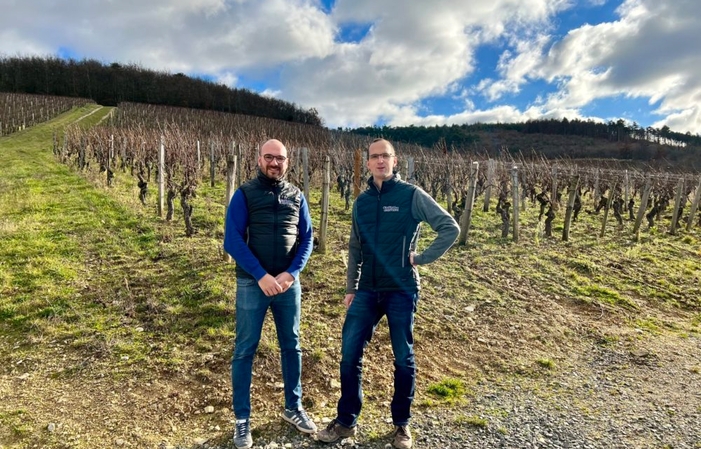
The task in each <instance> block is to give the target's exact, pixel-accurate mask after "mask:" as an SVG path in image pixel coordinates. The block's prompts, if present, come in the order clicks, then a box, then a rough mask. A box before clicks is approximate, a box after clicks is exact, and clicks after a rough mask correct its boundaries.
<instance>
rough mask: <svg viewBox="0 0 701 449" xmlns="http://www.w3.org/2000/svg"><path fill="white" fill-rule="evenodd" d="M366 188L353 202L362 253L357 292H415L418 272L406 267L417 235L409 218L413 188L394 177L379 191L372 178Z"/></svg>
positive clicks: (417, 226) (417, 222) (409, 266)
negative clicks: (354, 202)
mask: <svg viewBox="0 0 701 449" xmlns="http://www.w3.org/2000/svg"><path fill="white" fill-rule="evenodd" d="M368 184H369V187H368V189H367V190H365V191H364V192H363V193H362V194H361V195H360V196H358V199H357V200H356V203H357V204H356V208H357V209H356V212H357V215H356V216H355V220H356V223H357V226H358V230H359V234H360V244H361V249H362V253H363V255H362V260H363V263H362V265H361V268H360V270H361V271H360V280H359V283H358V289H359V290H372V291H399V290H403V291H409V292H416V291H418V289H419V278H418V272H417V271H416V270H415V269H414V268H413V267H412V266H411V263H409V252H410V251H411V250H413V249H414V248H415V247H416V240H417V239H418V234H419V223H420V222H419V221H417V220H415V219H414V217H412V214H411V203H412V199H413V197H414V192H415V190H416V187H414V186H413V185H412V184H409V183H406V182H404V181H401V180H398V179H397V178H396V177H393V178H391V179H389V180H387V181H384V182H383V183H382V190H381V191H378V189H377V186H375V184H374V183H373V182H372V178H370V180H369V181H368Z"/></svg>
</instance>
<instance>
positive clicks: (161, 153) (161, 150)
mask: <svg viewBox="0 0 701 449" xmlns="http://www.w3.org/2000/svg"><path fill="white" fill-rule="evenodd" d="M165 145H166V144H165V137H164V136H161V145H160V146H159V147H158V216H159V217H163V198H164V197H165V176H164V175H163V172H164V171H165V165H166V163H165V159H166V150H165Z"/></svg>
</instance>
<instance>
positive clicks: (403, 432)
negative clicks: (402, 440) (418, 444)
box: [397, 426, 409, 438]
mask: <svg viewBox="0 0 701 449" xmlns="http://www.w3.org/2000/svg"><path fill="white" fill-rule="evenodd" d="M397 435H400V436H403V437H407V438H408V437H409V434H408V433H407V431H406V427H405V426H397Z"/></svg>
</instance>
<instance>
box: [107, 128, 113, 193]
mask: <svg viewBox="0 0 701 449" xmlns="http://www.w3.org/2000/svg"><path fill="white" fill-rule="evenodd" d="M113 157H114V134H110V147H109V149H108V150H107V163H106V164H105V168H106V169H107V170H106V176H107V187H109V186H111V185H112V176H111V173H112V158H113Z"/></svg>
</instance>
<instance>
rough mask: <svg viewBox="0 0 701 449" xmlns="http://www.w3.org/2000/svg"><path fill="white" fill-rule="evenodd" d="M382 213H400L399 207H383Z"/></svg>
mask: <svg viewBox="0 0 701 449" xmlns="http://www.w3.org/2000/svg"><path fill="white" fill-rule="evenodd" d="M382 212H399V206H382Z"/></svg>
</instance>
